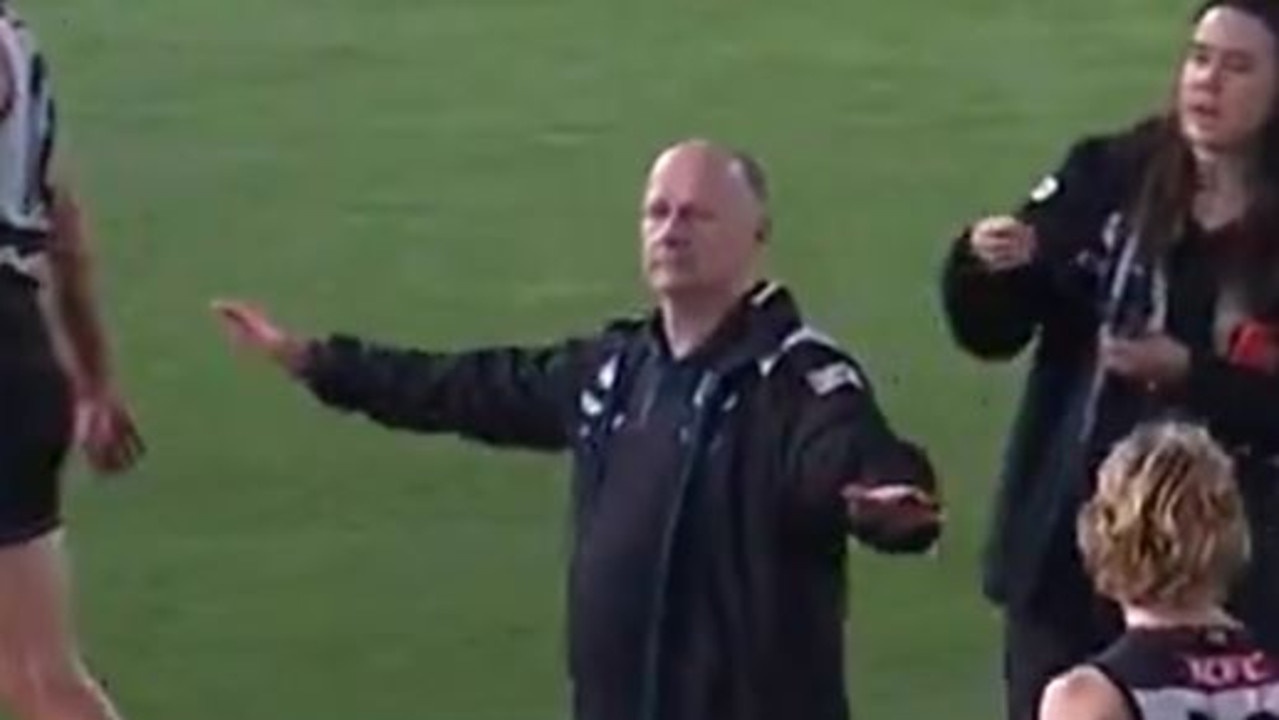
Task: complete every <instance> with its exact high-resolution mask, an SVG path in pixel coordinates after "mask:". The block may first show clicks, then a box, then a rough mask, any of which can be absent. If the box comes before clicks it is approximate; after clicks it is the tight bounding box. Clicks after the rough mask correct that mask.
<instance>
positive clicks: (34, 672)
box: [0, 652, 92, 708]
mask: <svg viewBox="0 0 1279 720" xmlns="http://www.w3.org/2000/svg"><path fill="white" fill-rule="evenodd" d="M90 692H92V680H91V679H90V678H89V676H88V673H86V672H85V670H84V668H83V667H82V666H81V664H80V663H79V662H78V661H77V660H76V659H75V658H72V657H66V656H61V655H57V654H54V655H43V654H32V653H3V652H0V696H3V698H4V700H5V704H7V705H9V706H11V707H14V708H41V707H46V706H50V705H52V706H55V707H56V706H60V705H64V704H66V703H67V702H68V701H70V700H74V699H75V698H77V697H79V696H81V695H83V694H85V693H90Z"/></svg>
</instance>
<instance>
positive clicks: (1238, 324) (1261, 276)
mask: <svg viewBox="0 0 1279 720" xmlns="http://www.w3.org/2000/svg"><path fill="white" fill-rule="evenodd" d="M1277 106H1279V3H1276V2H1273V0H1214V1H1212V2H1209V3H1207V4H1205V5H1204V6H1202V7H1201V8H1200V9H1199V10H1198V12H1196V14H1195V16H1194V28H1193V34H1192V37H1191V39H1190V42H1189V43H1188V45H1187V48H1186V51H1185V54H1184V56H1183V59H1182V62H1181V66H1180V68H1179V74H1178V77H1177V82H1176V87H1175V91H1174V93H1173V99H1172V102H1171V103H1170V107H1169V108H1168V110H1167V111H1166V112H1164V113H1161V114H1159V115H1157V116H1155V117H1153V118H1149V119H1146V120H1143V121H1142V122H1140V123H1138V124H1136V125H1135V126H1134V127H1132V128H1129V129H1127V130H1125V131H1123V132H1119V133H1115V134H1110V135H1105V136H1095V137H1088V138H1085V139H1083V140H1082V141H1080V142H1078V143H1076V144H1075V145H1074V147H1072V148H1071V150H1070V152H1069V153H1068V155H1067V157H1066V159H1065V161H1064V163H1063V164H1062V166H1061V167H1060V168H1059V169H1058V170H1057V171H1056V172H1054V173H1053V174H1052V175H1050V176H1048V177H1047V178H1045V179H1044V180H1043V182H1041V183H1040V185H1039V186H1038V187H1037V188H1035V190H1034V191H1033V192H1032V193H1031V196H1030V197H1029V198H1028V199H1027V201H1026V202H1025V203H1024V204H1023V205H1022V206H1021V208H1020V209H1019V210H1018V211H1017V212H1016V213H1015V215H1014V216H1005V217H993V218H986V219H984V220H981V221H979V222H977V223H975V224H974V225H973V226H972V227H971V228H969V229H968V230H967V231H966V232H965V233H963V235H962V236H961V237H960V238H959V239H958V240H956V242H955V244H954V248H953V251H952V253H951V254H950V256H949V258H948V260H947V263H946V267H945V272H944V280H943V294H944V304H945V311H946V317H947V319H948V322H949V324H950V328H951V331H952V334H953V335H954V337H955V339H956V341H957V342H958V344H959V345H960V346H961V347H962V348H963V349H964V350H966V351H967V352H969V353H971V354H974V355H976V356H977V357H980V358H983V359H987V360H1009V359H1012V358H1014V357H1015V356H1017V355H1019V354H1020V353H1021V352H1022V351H1023V350H1024V349H1026V348H1027V347H1028V346H1032V345H1033V358H1032V363H1031V369H1030V373H1029V376H1028V378H1027V384H1026V390H1025V394H1024V396H1023V398H1022V405H1021V408H1020V411H1019V413H1018V416H1017V418H1016V422H1015V425H1014V428H1013V432H1012V434H1011V438H1010V440H1009V443H1008V448H1007V455H1006V458H1005V467H1004V471H1003V475H1002V478H1001V483H1000V488H999V492H998V495H997V500H996V507H995V512H994V516H993V517H994V522H993V527H992V532H991V536H990V540H989V543H988V547H987V556H986V561H985V573H984V574H985V590H986V593H987V595H988V596H989V597H990V598H991V599H992V600H993V601H994V602H996V603H997V604H999V605H1001V606H1002V608H1003V610H1004V619H1005V631H1006V635H1005V674H1006V678H1005V679H1006V684H1007V687H1006V690H1007V700H1008V714H1009V717H1010V718H1016V719H1018V720H1021V719H1023V718H1033V717H1034V716H1035V712H1036V707H1037V704H1038V701H1039V696H1040V694H1041V693H1042V691H1043V687H1044V685H1045V683H1046V682H1047V681H1048V680H1049V679H1050V678H1051V677H1052V676H1054V675H1055V674H1057V673H1059V672H1061V671H1063V670H1065V669H1066V668H1068V667H1070V666H1071V665H1073V664H1075V663H1077V662H1079V661H1081V660H1083V659H1084V658H1086V657H1088V656H1089V655H1091V654H1092V653H1094V652H1096V651H1097V650H1099V649H1100V648H1102V647H1104V646H1106V645H1107V644H1108V643H1109V642H1110V641H1112V640H1113V639H1114V638H1115V637H1116V635H1117V633H1118V632H1119V630H1120V628H1121V623H1120V621H1119V615H1118V612H1117V611H1116V608H1115V607H1114V605H1113V604H1112V603H1110V602H1108V601H1106V600H1104V599H1102V598H1101V597H1099V596H1098V595H1097V594H1096V593H1095V592H1094V590H1093V588H1092V586H1091V583H1089V582H1088V579H1087V577H1086V574H1085V573H1084V571H1083V566H1082V562H1081V560H1080V557H1079V552H1078V550H1077V549H1076V542H1075V541H1076V530H1075V523H1074V518H1075V515H1076V513H1077V511H1078V509H1079V507H1080V506H1081V505H1082V504H1083V502H1084V500H1085V499H1086V498H1087V497H1088V496H1089V495H1090V494H1091V491H1092V477H1093V476H1094V471H1095V469H1096V467H1097V466H1098V465H1099V463H1100V461H1101V458H1102V456H1103V455H1104V453H1105V451H1106V449H1108V448H1109V447H1110V446H1111V445H1112V444H1113V443H1114V442H1115V441H1117V440H1118V439H1119V438H1121V437H1123V436H1125V435H1127V434H1128V433H1129V432H1130V431H1131V430H1132V428H1133V427H1134V426H1136V425H1137V424H1139V423H1141V422H1143V421H1146V420H1149V419H1151V418H1155V417H1160V416H1167V415H1175V416H1178V417H1181V418H1183V419H1189V420H1194V421H1197V422H1201V423H1203V424H1204V425H1206V426H1207V427H1208V428H1209V429H1210V430H1211V432H1212V433H1213V435H1214V437H1216V438H1217V439H1218V440H1219V441H1220V442H1221V443H1222V444H1223V445H1224V446H1225V447H1226V448H1227V449H1228V451H1229V452H1230V453H1231V455H1232V456H1233V457H1234V458H1235V460H1236V462H1237V463H1238V468H1239V469H1238V478H1239V484H1240V491H1241V494H1242V496H1243V498H1244V506H1245V509H1246V511H1247V515H1248V519H1249V523H1250V532H1251V534H1252V545H1253V547H1254V553H1253V560H1252V563H1251V564H1250V567H1249V569H1248V571H1247V572H1246V573H1245V576H1244V579H1243V581H1242V582H1241V583H1239V584H1238V586H1237V587H1236V588H1235V589H1234V591H1233V592H1232V594H1231V603H1230V605H1231V607H1232V609H1233V610H1234V611H1235V612H1236V613H1237V614H1238V615H1239V617H1241V618H1242V619H1243V620H1244V621H1245V622H1246V623H1248V624H1249V625H1251V626H1252V629H1253V631H1254V632H1255V633H1256V635H1257V636H1258V638H1259V639H1260V641H1261V642H1262V643H1263V644H1266V645H1267V646H1269V647H1271V648H1275V647H1279V575H1277V573H1276V571H1277V570H1279V509H1277V508H1279V492H1277V491H1279V460H1277V458H1279V113H1277V112H1276V107H1277Z"/></svg>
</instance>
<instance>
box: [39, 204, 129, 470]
mask: <svg viewBox="0 0 1279 720" xmlns="http://www.w3.org/2000/svg"><path fill="white" fill-rule="evenodd" d="M49 215H50V225H51V228H50V233H49V242H48V259H49V281H50V283H49V284H50V287H49V294H48V298H47V299H48V305H49V307H48V310H49V315H50V321H51V325H52V330H53V334H54V336H55V337H56V339H58V340H60V341H61V342H60V350H61V352H60V354H61V355H62V357H63V361H64V363H65V364H66V366H67V372H68V374H69V375H70V377H71V381H72V387H73V390H74V393H75V398H76V405H77V420H76V421H77V435H78V439H79V441H80V443H81V444H82V446H83V448H84V451H85V454H86V456H87V459H88V460H89V463H90V465H92V466H93V467H94V469H95V470H97V471H99V472H106V473H112V472H119V471H123V470H127V469H128V468H130V467H132V466H133V464H134V463H135V462H136V461H137V459H138V458H139V457H140V456H141V454H142V452H143V445H142V438H141V436H140V435H139V433H138V430H137V427H136V425H135V423H134V421H133V417H132V416H131V415H130V413H129V410H128V409H127V407H126V406H125V403H124V401H123V400H122V399H121V398H120V396H119V394H118V391H117V389H116V386H115V378H114V375H113V372H112V367H111V351H110V346H109V344H108V341H107V333H106V330H105V329H104V327H103V324H102V319H101V314H100V312H99V309H98V298H97V293H96V291H95V287H94V264H93V253H92V251H91V248H90V242H89V234H88V232H87V230H86V228H85V222H84V217H83V214H82V212H81V209H80V204H79V202H78V201H77V199H76V197H75V194H74V193H73V192H72V190H71V188H70V185H69V184H68V183H66V182H65V181H58V182H55V183H53V184H52V187H51V188H50V198H49Z"/></svg>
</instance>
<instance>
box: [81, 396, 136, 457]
mask: <svg viewBox="0 0 1279 720" xmlns="http://www.w3.org/2000/svg"><path fill="white" fill-rule="evenodd" d="M75 410H76V413H75V423H76V425H75V437H76V442H77V443H78V444H79V446H80V448H81V450H82V451H83V452H84V456H85V459H86V460H87V461H88V463H89V466H90V467H91V468H93V470H94V471H95V472H98V473H101V474H104V475H107V474H115V473H120V472H124V471H126V470H128V469H129V468H131V467H133V466H134V464H136V463H137V461H138V459H139V458H141V457H142V454H143V452H144V451H145V446H144V445H143V442H142V436H141V434H140V433H139V432H138V427H137V423H135V422H134V420H133V416H132V414H131V413H130V412H129V409H128V407H126V405H125V403H124V401H123V400H122V399H121V398H120V397H119V395H117V394H116V392H115V391H114V390H112V389H109V388H108V389H95V390H89V391H86V392H85V393H84V394H82V395H81V396H80V397H78V398H77V399H76V409H75Z"/></svg>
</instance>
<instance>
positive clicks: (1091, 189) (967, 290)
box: [942, 138, 1121, 360]
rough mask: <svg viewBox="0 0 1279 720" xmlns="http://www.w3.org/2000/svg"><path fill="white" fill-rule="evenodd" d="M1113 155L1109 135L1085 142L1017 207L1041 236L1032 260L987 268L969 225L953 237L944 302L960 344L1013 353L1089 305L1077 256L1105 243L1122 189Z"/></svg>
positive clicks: (993, 356) (998, 356) (986, 355)
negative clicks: (1044, 328) (999, 269)
mask: <svg viewBox="0 0 1279 720" xmlns="http://www.w3.org/2000/svg"><path fill="white" fill-rule="evenodd" d="M1112 156H1113V152H1112V149H1111V148H1110V147H1109V143H1108V141H1107V140H1106V139H1104V138H1089V139H1085V140H1083V141H1080V142H1079V143H1077V144H1075V145H1074V146H1073V147H1072V148H1071V149H1070V151H1069V153H1068V154H1067V155H1066V158H1065V160H1064V161H1063V162H1062V163H1061V165H1060V166H1059V167H1058V168H1057V170H1056V171H1054V172H1053V173H1052V174H1050V175H1048V176H1047V177H1045V178H1044V179H1043V180H1042V181H1041V182H1040V183H1039V185H1038V186H1037V187H1036V188H1035V189H1034V191H1032V192H1031V194H1030V197H1029V198H1027V200H1026V201H1025V202H1024V203H1023V204H1022V206H1021V208H1020V209H1019V210H1018V211H1017V212H1016V213H1015V215H1016V217H1017V218H1018V219H1019V220H1021V221H1022V222H1024V223H1026V224H1027V225H1030V226H1031V227H1032V228H1034V230H1035V233H1036V236H1037V237H1038V241H1039V246H1038V251H1037V253H1036V257H1035V259H1034V260H1033V261H1032V262H1031V263H1030V264H1029V265H1026V266H1022V267H1020V268H1016V269H1014V270H1008V271H1002V272H992V271H990V270H988V269H986V268H985V267H984V266H983V265H982V264H981V262H980V261H979V260H978V259H977V258H976V257H975V256H974V255H973V254H972V252H971V249H970V246H969V234H970V232H971V228H968V229H965V230H964V232H963V233H962V234H961V235H960V236H959V237H957V238H955V239H954V240H953V241H952V242H951V249H950V252H949V254H948V255H947V257H946V260H945V263H944V266H943V269H942V304H943V310H944V314H945V318H946V322H947V326H948V328H949V330H950V333H951V336H952V337H953V338H954V339H955V341H956V342H957V343H958V344H959V345H960V347H962V348H964V349H965V350H967V351H968V352H970V353H972V354H973V355H975V356H977V357H980V358H983V359H988V360H1006V359H1010V358H1012V357H1015V356H1016V355H1017V354H1019V353H1020V352H1021V351H1022V350H1023V349H1024V348H1025V347H1026V345H1027V344H1029V343H1030V341H1031V340H1032V339H1033V338H1034V337H1035V334H1036V332H1037V331H1038V330H1039V329H1040V328H1041V326H1042V325H1044V324H1046V323H1052V322H1056V321H1059V320H1067V321H1069V320H1071V319H1072V318H1074V317H1076V316H1078V315H1079V314H1080V312H1079V310H1080V308H1081V307H1085V308H1086V307H1087V303H1089V302H1090V301H1091V300H1090V297H1089V295H1088V293H1089V287H1088V286H1087V283H1086V281H1083V282H1081V278H1085V277H1086V276H1087V274H1088V273H1087V272H1086V269H1083V271H1082V272H1081V268H1080V267H1078V260H1079V258H1080V257H1081V252H1082V251H1084V250H1085V249H1086V248H1088V247H1089V246H1098V247H1100V246H1102V244H1103V241H1102V235H1103V232H1104V227H1105V224H1106V221H1107V216H1108V215H1109V214H1110V211H1111V209H1113V207H1114V206H1115V204H1116V203H1117V198H1118V195H1119V194H1120V192H1121V190H1120V189H1119V187H1120V186H1119V185H1118V184H1117V183H1118V182H1119V181H1120V179H1121V178H1120V175H1121V170H1120V169H1119V168H1117V167H1116V165H1115V163H1114V161H1113V160H1112ZM1081 302H1082V303H1084V305H1082V306H1081Z"/></svg>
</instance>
